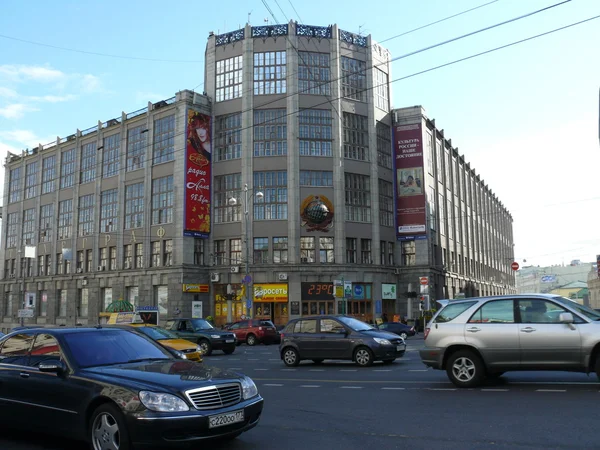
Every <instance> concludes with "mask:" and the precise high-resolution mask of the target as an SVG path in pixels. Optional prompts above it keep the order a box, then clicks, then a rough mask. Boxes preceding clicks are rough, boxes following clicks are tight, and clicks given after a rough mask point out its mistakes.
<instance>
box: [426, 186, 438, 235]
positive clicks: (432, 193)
mask: <svg viewBox="0 0 600 450" xmlns="http://www.w3.org/2000/svg"><path fill="white" fill-rule="evenodd" d="M428 194H429V195H428V196H427V203H428V205H429V227H430V228H431V229H432V230H435V229H436V226H435V223H436V221H437V215H436V210H435V200H436V197H437V196H436V195H435V189H434V188H433V186H430V187H429V189H428Z"/></svg>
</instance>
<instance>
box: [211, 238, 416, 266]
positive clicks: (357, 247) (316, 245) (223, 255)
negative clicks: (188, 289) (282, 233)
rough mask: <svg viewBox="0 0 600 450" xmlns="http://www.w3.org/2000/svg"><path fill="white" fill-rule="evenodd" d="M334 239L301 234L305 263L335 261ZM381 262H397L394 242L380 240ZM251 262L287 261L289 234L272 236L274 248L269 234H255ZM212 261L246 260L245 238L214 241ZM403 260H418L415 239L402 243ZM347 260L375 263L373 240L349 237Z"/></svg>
mask: <svg viewBox="0 0 600 450" xmlns="http://www.w3.org/2000/svg"><path fill="white" fill-rule="evenodd" d="M334 242H335V239H334V238H333V237H314V236H303V237H301V238H300V261H301V262H302V263H317V262H319V263H335V262H336V261H335V247H334ZM379 251H380V254H379V264H381V265H383V266H393V265H394V242H386V241H380V250H379ZM252 252H253V254H252V256H251V260H250V261H249V263H252V264H271V263H273V264H287V263H288V238H287V237H273V238H272V239H271V248H269V238H267V237H255V238H254V239H253V247H252ZM212 257H213V260H212V263H213V264H215V265H218V266H220V265H235V264H241V263H242V262H243V254H242V239H240V238H234V239H229V240H226V239H219V240H215V241H214V253H213V255H212ZM402 260H403V261H402V262H403V264H404V265H414V264H415V263H416V248H415V243H414V241H407V242H403V243H402ZM345 262H346V263H347V264H374V263H375V262H376V259H375V255H373V248H372V240H371V239H359V238H346V258H345Z"/></svg>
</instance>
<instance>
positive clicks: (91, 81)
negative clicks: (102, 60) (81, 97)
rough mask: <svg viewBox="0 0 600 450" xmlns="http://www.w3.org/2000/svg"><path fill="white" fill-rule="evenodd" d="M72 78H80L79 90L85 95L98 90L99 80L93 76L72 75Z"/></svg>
mask: <svg viewBox="0 0 600 450" xmlns="http://www.w3.org/2000/svg"><path fill="white" fill-rule="evenodd" d="M73 76H74V77H78V78H80V81H79V84H80V86H81V90H82V91H83V92H85V93H88V94H90V93H94V92H98V91H99V90H100V78H98V77H97V76H95V75H90V74H85V75H77V74H75V75H73Z"/></svg>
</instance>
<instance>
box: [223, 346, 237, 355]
mask: <svg viewBox="0 0 600 450" xmlns="http://www.w3.org/2000/svg"><path fill="white" fill-rule="evenodd" d="M234 351H235V347H234V348H227V349H225V350H223V353H225V354H226V355H231V354H232V353H233V352H234Z"/></svg>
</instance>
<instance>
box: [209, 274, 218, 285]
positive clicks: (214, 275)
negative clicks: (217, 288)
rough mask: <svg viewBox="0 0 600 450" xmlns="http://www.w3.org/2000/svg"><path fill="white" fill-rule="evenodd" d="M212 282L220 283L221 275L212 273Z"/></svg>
mask: <svg viewBox="0 0 600 450" xmlns="http://www.w3.org/2000/svg"><path fill="white" fill-rule="evenodd" d="M210 281H212V282H213V283H218V282H219V274H218V273H216V272H213V273H211V274H210Z"/></svg>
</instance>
